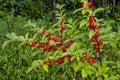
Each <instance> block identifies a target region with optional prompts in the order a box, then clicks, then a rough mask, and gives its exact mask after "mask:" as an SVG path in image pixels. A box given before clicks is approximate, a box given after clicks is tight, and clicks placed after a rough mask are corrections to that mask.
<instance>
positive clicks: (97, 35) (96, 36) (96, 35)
mask: <svg viewBox="0 0 120 80" xmlns="http://www.w3.org/2000/svg"><path fill="white" fill-rule="evenodd" d="M98 37H99V32H98V31H97V32H96V33H95V38H96V39H97V38H98Z"/></svg>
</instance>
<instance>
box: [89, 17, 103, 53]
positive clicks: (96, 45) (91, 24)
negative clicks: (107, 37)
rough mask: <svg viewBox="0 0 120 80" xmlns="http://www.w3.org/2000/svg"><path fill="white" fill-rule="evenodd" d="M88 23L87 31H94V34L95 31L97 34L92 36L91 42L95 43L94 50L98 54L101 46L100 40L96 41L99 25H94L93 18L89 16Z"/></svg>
mask: <svg viewBox="0 0 120 80" xmlns="http://www.w3.org/2000/svg"><path fill="white" fill-rule="evenodd" d="M89 22H90V25H89V29H90V30H94V31H95V32H96V30H97V32H96V33H95V34H94V35H93V36H92V38H91V41H92V42H96V44H94V49H95V50H96V52H97V53H98V52H99V47H100V46H101V45H102V44H103V42H102V40H98V37H99V25H95V24H94V16H90V18H89Z"/></svg>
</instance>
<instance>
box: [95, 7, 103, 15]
mask: <svg viewBox="0 0 120 80" xmlns="http://www.w3.org/2000/svg"><path fill="white" fill-rule="evenodd" d="M103 10H105V9H104V8H98V9H96V10H95V11H94V14H96V13H97V12H99V11H103Z"/></svg>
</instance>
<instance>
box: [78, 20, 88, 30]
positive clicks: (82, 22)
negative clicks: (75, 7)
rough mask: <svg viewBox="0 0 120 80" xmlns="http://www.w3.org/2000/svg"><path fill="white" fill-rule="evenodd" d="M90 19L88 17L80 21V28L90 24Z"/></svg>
mask: <svg viewBox="0 0 120 80" xmlns="http://www.w3.org/2000/svg"><path fill="white" fill-rule="evenodd" d="M88 23H89V22H88V20H87V19H83V20H82V21H81V22H80V27H79V28H82V27H83V26H85V25H86V24H88Z"/></svg>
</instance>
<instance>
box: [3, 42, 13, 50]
mask: <svg viewBox="0 0 120 80" xmlns="http://www.w3.org/2000/svg"><path fill="white" fill-rule="evenodd" d="M10 42H12V40H7V41H5V42H4V43H3V45H2V48H3V49H4V48H5V47H6V46H7V45H8V44H9V43H10Z"/></svg>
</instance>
